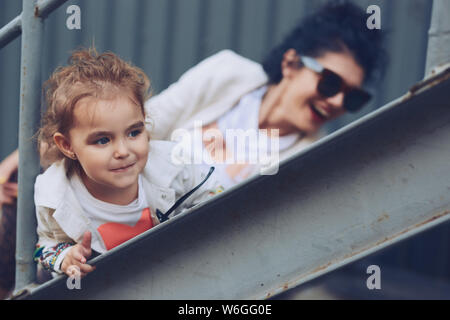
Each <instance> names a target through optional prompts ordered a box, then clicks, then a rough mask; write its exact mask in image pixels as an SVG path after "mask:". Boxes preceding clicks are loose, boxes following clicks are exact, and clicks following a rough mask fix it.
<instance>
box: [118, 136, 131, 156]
mask: <svg viewBox="0 0 450 320" xmlns="http://www.w3.org/2000/svg"><path fill="white" fill-rule="evenodd" d="M129 154H130V153H129V151H128V147H127V145H126V143H125V142H124V141H121V140H119V141H118V142H117V143H116V145H115V150H114V158H119V159H120V158H126V157H128V155H129Z"/></svg>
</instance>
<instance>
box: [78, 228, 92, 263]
mask: <svg viewBox="0 0 450 320" xmlns="http://www.w3.org/2000/svg"><path fill="white" fill-rule="evenodd" d="M91 239H92V234H91V233H90V232H89V231H86V232H85V233H84V234H83V240H82V241H81V247H82V249H83V251H82V252H83V255H84V256H85V257H86V258H89V257H90V256H91V254H92V250H91Z"/></svg>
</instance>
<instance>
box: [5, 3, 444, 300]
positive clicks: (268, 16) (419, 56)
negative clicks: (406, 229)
mask: <svg viewBox="0 0 450 320" xmlns="http://www.w3.org/2000/svg"><path fill="white" fill-rule="evenodd" d="M325 2H326V1H319V0H314V1H310V0H71V1H68V2H67V3H65V4H64V5H62V6H61V7H60V8H59V9H57V10H56V11H55V12H53V13H52V14H51V15H50V17H49V18H48V19H47V20H46V23H45V36H44V56H43V59H42V66H43V69H42V70H43V74H42V80H43V81H44V80H45V79H47V78H48V76H49V75H50V74H51V72H52V71H53V70H54V69H55V68H56V67H57V66H60V65H64V64H65V63H66V61H67V58H68V57H69V55H70V52H71V51H72V50H74V49H76V48H78V47H89V46H91V45H93V44H94V45H95V47H96V48H97V50H98V51H100V52H101V51H106V50H110V51H113V52H115V53H117V54H119V55H120V56H121V57H122V58H123V59H125V60H127V61H131V62H133V63H134V64H135V65H137V66H139V67H141V68H142V69H143V70H144V71H145V72H146V73H147V75H149V77H150V79H151V81H152V87H153V92H154V94H157V93H158V92H160V91H161V90H163V89H165V88H166V87H167V86H168V85H169V84H170V83H172V82H174V81H176V80H177V79H178V78H179V76H180V75H181V74H182V73H183V72H184V71H186V70H187V69H188V68H190V67H192V66H193V65H195V64H196V63H198V62H199V61H201V60H202V59H204V58H206V57H208V56H209V55H211V54H213V53H216V52H217V51H219V50H222V49H232V50H234V51H236V52H237V53H239V54H241V55H243V56H246V57H248V58H250V59H253V60H255V61H258V62H260V61H262V59H263V57H264V56H265V54H266V53H267V52H268V51H269V50H270V48H271V47H273V46H274V45H276V44H277V43H278V42H279V41H281V39H282V38H283V36H284V35H285V34H286V32H288V31H289V30H290V29H291V28H292V27H293V26H294V25H295V24H296V23H297V22H298V21H299V19H301V17H303V16H304V15H305V14H307V13H310V12H311V11H313V10H314V9H315V8H317V7H319V6H321V5H322V4H323V3H325ZM354 2H355V3H357V4H358V5H359V6H361V7H362V8H364V9H366V8H367V7H368V6H369V5H372V4H376V5H378V6H380V8H381V27H382V29H383V30H385V31H386V32H387V33H388V36H387V43H386V46H387V48H388V52H389V55H390V64H389V66H388V68H387V73H386V76H385V78H384V80H383V81H381V82H380V83H378V84H377V85H376V86H374V87H373V88H371V90H372V91H373V93H375V99H373V101H372V102H371V104H370V105H369V106H367V107H366V108H364V110H363V111H361V112H359V113H357V114H354V115H346V116H344V117H343V118H341V119H339V120H337V121H335V122H333V123H331V124H329V125H328V127H327V129H328V130H329V131H330V132H331V131H333V130H336V129H338V128H340V127H342V126H343V125H345V124H347V123H349V122H351V121H353V120H355V119H357V118H359V117H361V116H362V115H364V114H366V113H369V112H370V111H373V110H375V109H377V108H379V107H381V106H382V105H384V104H385V103H387V102H389V101H391V100H393V99H395V98H397V97H399V96H400V95H402V94H404V93H405V92H406V91H407V90H408V89H409V88H410V87H411V86H412V85H413V84H414V83H416V82H418V81H420V80H421V79H422V78H423V77H424V68H425V59H426V50H427V42H428V29H429V25H430V16H431V8H432V0H395V1H391V0H360V1H354ZM21 3H22V1H18V0H0V27H2V26H4V25H5V24H6V23H7V22H9V21H10V20H12V19H13V18H15V17H16V16H17V15H19V14H20V12H21V10H22V8H21ZM72 4H76V5H78V6H79V7H80V9H81V30H68V29H67V27H66V19H67V18H68V17H69V15H68V14H67V13H66V9H67V7H68V6H70V5H72ZM368 16H369V15H368ZM19 70H20V38H18V39H16V40H14V41H13V42H12V43H10V44H9V45H8V46H7V47H5V48H3V49H2V50H0V71H1V72H0V159H3V158H4V157H5V156H6V155H7V154H9V153H10V152H11V151H13V150H14V149H15V148H16V147H17V141H18V122H19V120H18V117H19V84H20V73H19ZM30 183H32V182H30ZM449 231H450V225H449V224H448V223H447V224H446V225H443V226H439V227H436V228H434V229H432V230H430V231H428V232H426V233H424V234H421V235H419V236H416V237H415V238H413V239H410V240H408V241H405V242H402V243H400V244H399V245H396V246H395V247H392V248H389V249H386V250H384V251H382V252H381V253H378V254H375V255H372V256H370V257H368V258H365V259H362V260H360V261H358V262H356V263H353V264H352V265H350V266H347V267H345V268H342V269H340V270H338V271H335V272H332V273H331V274H329V275H327V276H325V277H321V278H320V279H318V280H315V281H313V283H310V284H308V285H305V286H302V288H301V290H295V291H290V292H288V293H286V294H285V295H284V296H282V297H285V298H301V297H326V296H327V294H328V293H330V292H331V293H332V294H330V297H338V298H369V299H370V298H380V297H381V298H408V297H410V298H433V297H436V298H439V297H446V298H447V299H450V290H449V288H450V253H449V252H450V246H449V242H450V236H449V234H450V232H449ZM371 264H378V265H379V266H380V267H381V270H382V275H383V277H384V276H385V278H383V279H386V280H382V281H385V282H383V283H386V285H385V286H384V290H381V291H380V292H371V291H369V290H367V288H366V286H365V279H366V278H367V274H366V273H365V270H366V269H365V268H367V266H369V265H371ZM318 287H320V288H325V289H324V290H319V291H314V290H313V291H311V290H310V289H311V288H318ZM386 288H390V289H386ZM302 289H303V291H302ZM308 290H310V291H308ZM305 292H317V294H316V295H314V294H315V293H313V295H312V296H308V295H307V294H305ZM302 294H303V295H302Z"/></svg>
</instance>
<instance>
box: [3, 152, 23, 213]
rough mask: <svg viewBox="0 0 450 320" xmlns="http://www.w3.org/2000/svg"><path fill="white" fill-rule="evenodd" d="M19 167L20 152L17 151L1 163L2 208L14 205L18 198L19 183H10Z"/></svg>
mask: <svg viewBox="0 0 450 320" xmlns="http://www.w3.org/2000/svg"><path fill="white" fill-rule="evenodd" d="M18 166H19V152H18V151H17V150H16V151H14V152H13V153H11V154H10V155H9V156H8V157H7V158H6V159H5V160H3V161H2V162H1V163H0V206H3V205H4V204H13V203H14V201H15V200H16V198H17V192H18V186H17V183H14V182H8V180H9V179H10V177H11V175H12V174H13V173H14V172H15V171H16V170H17V167H18Z"/></svg>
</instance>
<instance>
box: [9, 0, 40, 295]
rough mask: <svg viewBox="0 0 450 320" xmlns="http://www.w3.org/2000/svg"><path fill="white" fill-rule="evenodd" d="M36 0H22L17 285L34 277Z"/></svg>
mask: <svg viewBox="0 0 450 320" xmlns="http://www.w3.org/2000/svg"><path fill="white" fill-rule="evenodd" d="M34 8H35V1H30V0H23V11H22V62H21V69H20V74H21V78H20V92H21V95H20V113H19V128H20V129H19V197H18V199H17V235H16V236H17V240H16V288H22V287H23V286H25V285H27V284H28V283H30V282H32V281H34V279H35V269H36V267H35V266H34V263H33V259H32V256H33V251H34V245H33V243H32V242H33V241H36V238H37V237H36V235H35V234H36V217H35V214H34V212H35V209H34V201H32V199H33V197H32V195H33V194H34V185H33V184H32V183H30V181H34V180H35V179H36V176H37V175H38V174H39V157H38V153H37V152H36V147H35V142H34V141H33V135H34V134H35V133H36V130H37V128H38V123H39V119H40V108H39V105H40V101H41V89H40V88H41V81H40V75H41V62H40V59H41V57H42V51H41V50H42V40H43V38H42V35H43V31H44V25H43V21H42V20H41V18H39V17H35V16H34Z"/></svg>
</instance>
